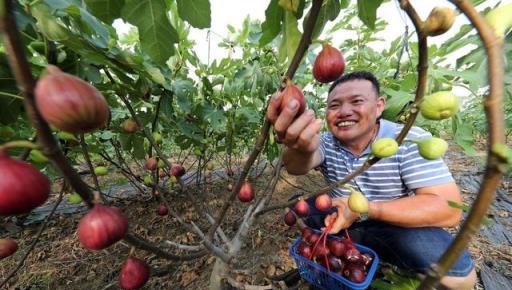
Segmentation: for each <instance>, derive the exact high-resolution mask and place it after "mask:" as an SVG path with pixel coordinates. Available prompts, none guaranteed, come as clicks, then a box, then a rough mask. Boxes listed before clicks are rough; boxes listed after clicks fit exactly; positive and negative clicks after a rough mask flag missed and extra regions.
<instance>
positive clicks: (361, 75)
mask: <svg viewBox="0 0 512 290" xmlns="http://www.w3.org/2000/svg"><path fill="white" fill-rule="evenodd" d="M352 80H367V81H369V82H370V83H372V85H373V88H374V89H375V92H377V97H379V96H380V84H379V81H378V80H377V78H376V77H375V76H374V75H373V74H372V73H371V72H367V71H354V72H351V73H348V74H344V75H342V76H341V77H339V78H338V79H337V80H335V81H334V82H333V83H332V85H331V87H330V88H329V94H330V93H331V92H332V90H334V88H335V87H336V86H337V85H339V84H342V83H344V82H348V81H352Z"/></svg>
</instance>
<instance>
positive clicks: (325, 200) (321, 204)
mask: <svg viewBox="0 0 512 290" xmlns="http://www.w3.org/2000/svg"><path fill="white" fill-rule="evenodd" d="M315 207H316V208H317V209H318V210H320V211H328V210H329V209H331V207H332V200H331V197H330V196H329V195H328V194H326V193H324V194H321V195H319V196H317V198H316V199H315Z"/></svg>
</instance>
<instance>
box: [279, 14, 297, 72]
mask: <svg viewBox="0 0 512 290" xmlns="http://www.w3.org/2000/svg"><path fill="white" fill-rule="evenodd" d="M284 14H285V16H284V22H283V26H284V29H283V38H282V39H281V45H280V46H279V59H280V60H281V61H284V60H285V59H288V63H289V62H290V61H291V59H292V58H293V56H294V55H295V52H296V51H297V47H298V46H299V41H300V37H301V33H300V31H299V28H298V27H297V26H298V22H297V18H295V15H293V13H291V12H288V11H286V12H285V13H284Z"/></svg>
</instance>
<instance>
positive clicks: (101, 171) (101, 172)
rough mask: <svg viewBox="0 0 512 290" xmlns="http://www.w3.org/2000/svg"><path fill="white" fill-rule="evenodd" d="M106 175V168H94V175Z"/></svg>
mask: <svg viewBox="0 0 512 290" xmlns="http://www.w3.org/2000/svg"><path fill="white" fill-rule="evenodd" d="M107 173H108V168H107V167H105V166H98V167H96V168H94V174H96V175H98V176H103V175H107Z"/></svg>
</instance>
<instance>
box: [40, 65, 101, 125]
mask: <svg viewBox="0 0 512 290" xmlns="http://www.w3.org/2000/svg"><path fill="white" fill-rule="evenodd" d="M35 100H36V105H37V108H38V110H39V112H40V113H41V115H42V116H43V118H44V119H45V120H46V121H48V122H49V123H50V124H52V125H53V126H55V127H56V128H58V129H60V130H63V131H66V132H71V133H87V132H91V131H94V130H96V129H100V128H102V127H103V126H105V124H106V123H107V122H108V118H109V108H108V104H107V101H106V100H105V98H104V97H103V95H102V94H101V93H100V92H99V91H98V90H97V89H96V88H95V87H93V86H92V85H90V84H88V83H87V82H85V81H83V80H81V79H79V78H77V77H75V76H73V75H70V74H67V73H64V72H62V71H61V70H60V69H59V68H58V67H56V66H53V65H48V67H47V73H46V75H44V76H43V77H42V78H40V79H39V81H38V82H37V85H36V88H35Z"/></svg>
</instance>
